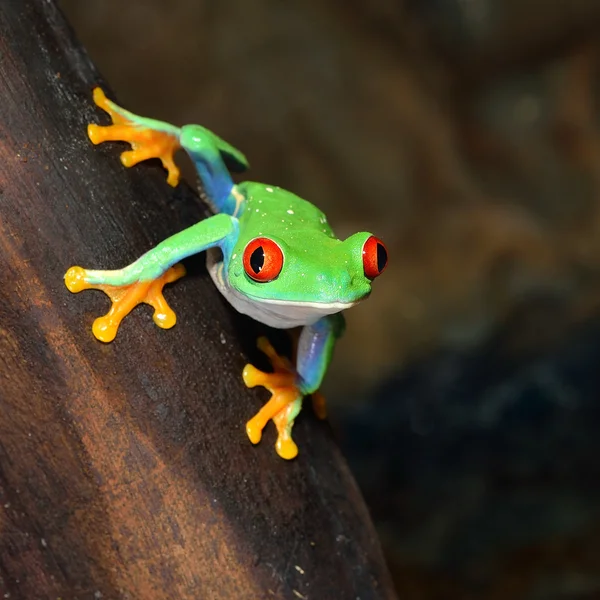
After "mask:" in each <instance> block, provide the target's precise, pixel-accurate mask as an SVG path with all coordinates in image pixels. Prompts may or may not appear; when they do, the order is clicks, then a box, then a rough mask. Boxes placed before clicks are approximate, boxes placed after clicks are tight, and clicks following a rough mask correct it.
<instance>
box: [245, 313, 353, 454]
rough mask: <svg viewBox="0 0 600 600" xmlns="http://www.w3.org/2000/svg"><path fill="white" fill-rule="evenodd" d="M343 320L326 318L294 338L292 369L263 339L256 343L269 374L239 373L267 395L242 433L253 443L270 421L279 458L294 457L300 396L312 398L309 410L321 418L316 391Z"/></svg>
mask: <svg viewBox="0 0 600 600" xmlns="http://www.w3.org/2000/svg"><path fill="white" fill-rule="evenodd" d="M343 331H344V317H343V316H342V315H341V314H335V315H329V316H327V317H323V318H322V319H319V320H318V321H317V322H316V323H314V324H313V325H310V326H307V327H304V328H303V330H302V333H301V334H300V337H299V339H298V345H297V350H296V355H297V358H296V368H293V366H292V364H291V363H290V361H289V360H287V359H286V358H285V357H281V356H279V355H278V354H277V353H276V352H275V350H274V348H273V347H272V346H271V344H270V343H269V342H268V340H267V339H266V338H260V339H259V340H258V347H259V348H260V349H261V350H262V351H263V352H264V353H265V354H266V355H267V357H268V358H269V359H270V361H271V364H272V366H273V369H274V372H273V373H264V372H263V371H259V370H258V369H257V368H256V367H254V366H253V365H246V367H245V368H244V372H243V378H244V382H245V384H246V385H247V386H248V387H255V386H258V385H260V386H263V387H265V388H267V389H268V390H269V391H270V392H271V394H272V395H271V399H270V400H269V401H268V402H267V403H266V404H265V405H264V406H263V407H262V408H261V409H260V411H258V413H257V414H256V415H255V416H254V417H253V418H252V419H250V421H248V423H247V424H246V432H247V434H248V437H249V438H250V441H251V442H252V443H253V444H257V443H258V442H260V440H261V438H262V431H263V429H264V428H265V426H266V425H267V423H268V422H269V420H273V422H274V423H275V427H276V428H277V442H276V444H275V448H276V450H277V453H278V454H279V456H281V457H282V458H287V459H291V458H294V457H295V456H296V455H297V454H298V447H297V446H296V444H295V442H294V441H293V439H292V427H293V425H294V420H295V419H296V417H297V416H298V413H299V412H300V409H301V408H302V400H303V398H304V396H307V395H312V398H313V408H314V409H315V412H316V413H317V416H318V417H320V418H325V416H326V411H325V401H324V399H323V397H322V396H321V395H320V394H319V392H318V389H319V386H320V385H321V382H322V381H323V376H324V375H325V372H326V371H327V367H328V366H329V363H330V361H331V357H332V354H333V348H334V346H335V342H336V340H337V339H338V338H339V337H340V336H341V335H342V334H343Z"/></svg>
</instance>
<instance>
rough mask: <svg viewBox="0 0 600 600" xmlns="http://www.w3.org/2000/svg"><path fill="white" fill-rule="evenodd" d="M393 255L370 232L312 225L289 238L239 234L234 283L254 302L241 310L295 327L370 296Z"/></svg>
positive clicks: (231, 279) (233, 261)
mask: <svg viewBox="0 0 600 600" xmlns="http://www.w3.org/2000/svg"><path fill="white" fill-rule="evenodd" d="M387 258H388V257H387V250H386V247H385V245H384V243H383V242H382V241H381V240H379V239H378V238H376V237H375V236H373V235H372V234H370V233H367V232H362V233H356V234H354V235H352V236H351V237H349V238H348V239H346V240H345V241H340V240H337V239H335V238H331V237H329V236H325V235H318V234H311V233H308V232H306V231H304V232H296V233H295V234H294V235H290V236H287V237H286V238H285V239H282V238H281V237H279V236H259V237H255V238H253V239H250V240H238V244H237V245H236V248H235V249H234V252H233V254H232V258H231V260H230V263H229V269H228V272H229V273H228V274H229V283H230V286H231V288H233V290H234V291H235V292H237V294H238V296H240V295H241V296H243V297H244V298H245V300H244V301H245V302H247V303H248V304H249V305H250V304H251V305H253V306H252V308H251V309H250V308H249V309H248V310H243V309H242V308H240V307H239V306H238V310H241V312H246V313H247V314H251V316H254V317H255V318H257V319H258V320H260V321H262V322H266V323H267V324H269V325H272V326H276V327H277V326H278V327H294V326H296V325H306V324H309V323H312V322H314V321H316V320H317V319H319V318H320V317H322V316H324V315H326V314H333V313H336V312H340V311H341V310H344V309H346V308H349V307H350V306H352V305H353V304H356V303H357V302H359V301H360V300H362V299H364V298H366V297H367V296H368V295H369V294H370V293H371V284H372V282H373V280H374V279H375V278H376V277H378V276H379V275H380V274H381V273H382V272H383V270H384V269H385V267H386V265H387ZM259 313H260V314H259ZM267 313H268V314H269V315H271V316H272V317H273V318H268V317H267V316H266V314H267Z"/></svg>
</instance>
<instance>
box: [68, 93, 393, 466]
mask: <svg viewBox="0 0 600 600" xmlns="http://www.w3.org/2000/svg"><path fill="white" fill-rule="evenodd" d="M93 96H94V101H95V103H96V104H97V105H98V106H99V107H100V108H102V109H103V110H105V111H106V112H107V113H109V115H110V116H111V117H112V123H113V124H112V125H108V126H99V125H95V124H90V125H89V126H88V135H89V137H90V139H91V141H92V142H93V143H94V144H99V143H102V142H105V141H125V142H129V144H131V147H132V149H131V150H128V151H126V152H123V153H122V154H121V162H122V163H123V165H125V166H126V167H131V166H133V165H136V164H137V163H139V162H141V161H144V160H147V159H151V158H159V159H160V160H161V161H162V164H163V166H164V167H165V168H166V170H167V173H168V176H167V182H168V183H169V184H170V185H172V186H176V185H177V183H178V181H179V170H178V168H177V166H176V165H175V163H174V160H173V153H174V152H175V151H176V150H177V149H179V148H183V149H184V150H185V151H186V152H187V153H188V155H189V156H190V158H191V159H192V161H193V163H194V165H195V167H196V169H197V171H198V175H199V176H200V179H201V182H202V187H203V189H204V192H205V195H206V197H207V199H208V201H209V203H210V205H211V208H212V209H213V211H214V212H215V213H216V214H215V215H214V216H212V217H209V218H207V219H205V220H203V221H201V222H199V223H197V224H196V225H193V226H191V227H189V228H188V229H185V230H184V231H181V232H180V233H176V234H175V235H173V236H171V237H169V238H168V239H166V240H165V241H163V242H162V243H160V244H158V245H157V246H156V247H155V248H152V249H151V250H149V251H148V252H146V253H145V254H143V255H142V256H141V257H140V258H138V259H137V260H136V261H135V262H133V263H132V264H130V265H128V266H126V267H125V268H123V269H117V270H114V271H97V270H91V269H83V268H82V267H71V268H70V269H69V270H68V271H67V273H66V275H65V283H66V286H67V288H68V289H69V290H70V291H71V292H74V293H76V292H80V291H82V290H84V289H100V290H102V291H104V292H105V293H106V294H107V295H108V296H109V297H110V299H111V300H112V306H111V309H110V310H109V312H108V313H107V314H106V315H104V316H103V317H99V318H98V319H96V320H95V321H94V324H93V327H92V331H93V333H94V335H95V336H96V338H97V339H98V340H100V341H103V342H110V341H112V340H113V339H114V338H115V336H116V334H117V330H118V327H119V324H120V323H121V320H122V319H123V318H124V317H125V316H126V315H127V314H129V312H130V311H131V310H132V309H133V308H134V307H135V306H137V305H138V304H140V303H142V302H143V303H146V304H149V305H151V306H152V307H153V308H154V316H153V319H154V322H155V323H156V324H157V325H158V326H159V327H162V328H165V329H168V328H170V327H173V325H175V313H174V312H173V310H172V309H171V308H170V307H169V305H168V304H167V302H166V300H165V298H164V296H163V293H162V290H163V286H164V285H165V284H167V283H171V282H173V281H176V280H177V279H179V278H180V277H182V276H183V275H184V274H185V270H184V268H183V266H182V265H181V264H179V261H181V260H182V259H184V258H186V257H187V256H190V255H192V254H196V253H198V252H202V251H204V250H207V266H208V271H209V273H210V276H211V277H212V279H213V281H214V283H215V285H216V286H217V288H218V290H219V291H220V292H221V293H222V294H223V296H225V298H226V299H227V300H228V301H229V302H230V303H231V305H232V306H233V307H234V308H235V309H236V310H237V311H239V312H241V313H244V314H246V315H249V316H250V317H252V318H254V319H256V320H257V321H260V322H262V323H265V324H266V325H269V326H271V327H276V328H281V329H292V328H296V327H301V328H302V329H301V333H300V335H299V337H298V339H297V348H296V352H295V354H296V363H295V365H292V363H291V362H290V361H289V360H288V359H287V358H284V357H280V356H278V355H277V354H276V352H275V350H274V349H273V348H272V346H271V345H270V344H269V342H268V341H267V340H266V339H265V338H261V339H260V340H259V348H260V349H261V350H262V351H263V352H265V354H267V356H268V357H269V359H270V360H271V363H272V365H273V369H274V372H273V373H264V372H262V371H259V370H258V369H256V368H255V367H253V366H252V365H246V367H245V368H244V371H243V379H244V382H245V384H246V385H247V386H248V387H254V386H257V385H260V386H263V387H265V388H267V389H268V390H269V391H270V392H271V394H272V396H271V399H270V400H269V401H268V402H267V403H266V404H265V405H264V406H263V408H262V409H261V410H260V411H259V412H258V413H257V414H256V415H255V416H254V417H253V418H252V419H250V420H249V421H248V423H247V425H246V432H247V434H248V437H249V438H250V441H251V442H252V443H253V444H257V443H258V442H259V441H260V439H261V437H262V431H263V429H264V427H265V426H266V424H267V423H268V422H269V420H273V422H274V423H275V426H276V428H277V431H278V437H277V443H276V450H277V453H278V454H279V455H280V456H281V457H282V458H286V459H291V458H294V457H295V456H296V455H297V453H298V448H297V446H296V444H295V443H294V441H293V440H292V436H291V430H292V426H293V424H294V419H295V418H296V416H297V415H298V413H299V411H300V408H301V405H302V400H303V398H304V396H306V395H312V396H313V405H314V407H315V410H316V412H317V415H318V416H320V417H323V418H324V417H325V405H324V401H323V399H322V397H321V396H320V395H319V394H318V388H319V386H320V385H321V382H322V380H323V376H324V375H325V371H326V370H327V367H328V365H329V362H330V360H331V356H332V352H333V347H334V345H335V342H336V340H337V338H339V337H340V335H341V334H342V332H343V330H344V318H343V316H342V315H341V312H342V311H343V310H345V309H346V308H349V307H350V306H352V305H354V304H356V303H357V302H358V301H360V300H362V299H364V298H366V297H367V296H368V295H369V294H370V292H371V284H372V282H373V280H374V279H375V278H376V277H377V276H378V275H380V274H381V273H382V271H383V270H384V269H385V267H386V264H387V261H388V255H387V250H386V247H385V245H384V244H383V242H382V241H381V240H379V239H378V238H376V237H375V236H373V235H372V234H370V233H356V234H354V235H352V236H350V237H349V238H348V239H346V240H344V241H341V240H338V239H337V238H336V237H335V235H334V233H333V231H332V229H331V227H330V226H329V223H328V222H327V219H326V217H325V215H324V214H323V213H322V212H321V211H320V210H319V209H318V208H316V207H315V206H313V205H312V204H310V203H309V202H307V201H306V200H303V199H302V198H299V197H298V196H296V195H294V194H292V193H291V192H288V191H286V190H283V189H281V188H279V187H276V186H273V185H265V184H262V183H254V182H248V181H246V182H243V183H238V184H236V183H234V182H233V180H232V178H231V175H230V172H229V170H228V167H229V169H231V171H243V170H245V169H246V168H247V167H248V163H247V161H246V158H245V157H244V155H243V154H242V153H241V152H239V151H238V150H236V149H235V148H233V147H232V146H230V145H229V144H228V143H227V142H225V141H224V140H222V139H220V138H219V137H217V136H216V135H215V134H214V133H211V132H210V131H208V130H207V129H205V128H204V127H201V126H199V125H185V126H183V127H181V128H180V127H176V126H174V125H170V124H168V123H164V122H161V121H156V120H154V119H149V118H145V117H140V116H138V115H134V114H133V113H130V112H129V111H127V110H125V109H123V108H121V107H119V106H117V105H116V104H115V103H114V102H111V101H110V100H108V99H107V98H106V96H105V94H104V92H103V91H102V90H101V89H100V88H96V89H95V90H94V92H93Z"/></svg>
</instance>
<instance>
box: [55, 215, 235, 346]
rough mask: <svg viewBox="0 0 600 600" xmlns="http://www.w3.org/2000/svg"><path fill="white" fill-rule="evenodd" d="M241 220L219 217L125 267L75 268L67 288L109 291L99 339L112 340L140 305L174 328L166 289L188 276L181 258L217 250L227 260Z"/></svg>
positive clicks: (96, 327)
mask: <svg viewBox="0 0 600 600" xmlns="http://www.w3.org/2000/svg"><path fill="white" fill-rule="evenodd" d="M237 231H238V222H237V219H235V218H234V217H231V216H229V215H224V214H221V215H215V216H214V217H210V218H209V219H205V220H204V221H201V222H200V223H197V224H196V225H193V226H192V227H188V228H187V229H185V230H184V231H181V232H180V233H177V234H175V235H173V236H171V237H170V238H167V239H166V240H165V241H164V242H161V243H160V244H159V245H158V246H156V247H155V248H153V249H152V250H149V251H148V252H146V253H145V254H144V255H142V256H141V257H140V258H138V259H137V260H136V261H135V262H133V263H131V264H130V265H129V266H127V267H125V268H124V269H117V270H114V271H96V270H91V269H84V268H82V267H71V268H70V269H69V270H68V271H67V273H66V274H65V285H66V286H67V288H68V289H69V291H71V292H73V293H77V292H81V291H83V290H86V289H97V290H102V291H103V292H105V293H106V294H107V295H108V296H109V298H110V299H111V301H112V305H111V308H110V310H109V311H108V313H107V314H106V315H104V316H102V317H99V318H97V319H96V320H95V321H94V324H93V326H92V331H93V333H94V336H95V337H96V338H97V339H99V340H100V341H102V342H111V341H112V340H113V339H114V338H115V336H116V335H117V331H118V329H119V325H120V324H121V321H122V320H123V318H124V317H126V316H127V315H128V314H129V313H130V312H131V311H132V310H133V309H134V308H135V307H136V306H137V305H138V304H140V303H145V304H149V305H151V306H152V307H153V308H154V315H153V319H154V322H155V323H156V324H157V325H158V326H159V327H162V328H163V329H168V328H170V327H173V325H175V321H176V317H175V313H174V312H173V310H172V309H171V308H170V307H169V305H168V304H167V301H166V300H165V298H164V296H163V294H162V289H163V286H165V285H166V284H167V283H171V282H173V281H176V280H177V279H179V278H180V277H182V276H183V275H184V274H185V269H184V267H183V265H181V264H176V263H178V262H179V261H180V260H182V259H184V258H186V257H187V256H191V255H192V254H196V253H198V252H202V251H203V250H206V249H207V248H211V247H214V246H219V247H221V250H222V251H223V254H224V255H225V256H227V255H228V254H229V252H230V249H231V247H232V246H233V244H234V243H235V240H236V238H237Z"/></svg>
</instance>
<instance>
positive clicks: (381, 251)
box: [377, 244, 387, 273]
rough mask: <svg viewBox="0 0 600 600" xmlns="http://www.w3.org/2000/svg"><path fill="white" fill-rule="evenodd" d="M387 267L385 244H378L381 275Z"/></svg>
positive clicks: (378, 263)
mask: <svg viewBox="0 0 600 600" xmlns="http://www.w3.org/2000/svg"><path fill="white" fill-rule="evenodd" d="M385 265H387V250H386V249H385V247H384V246H383V244H377V270H378V271H379V272H380V273H381V271H383V270H384V269H385Z"/></svg>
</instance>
